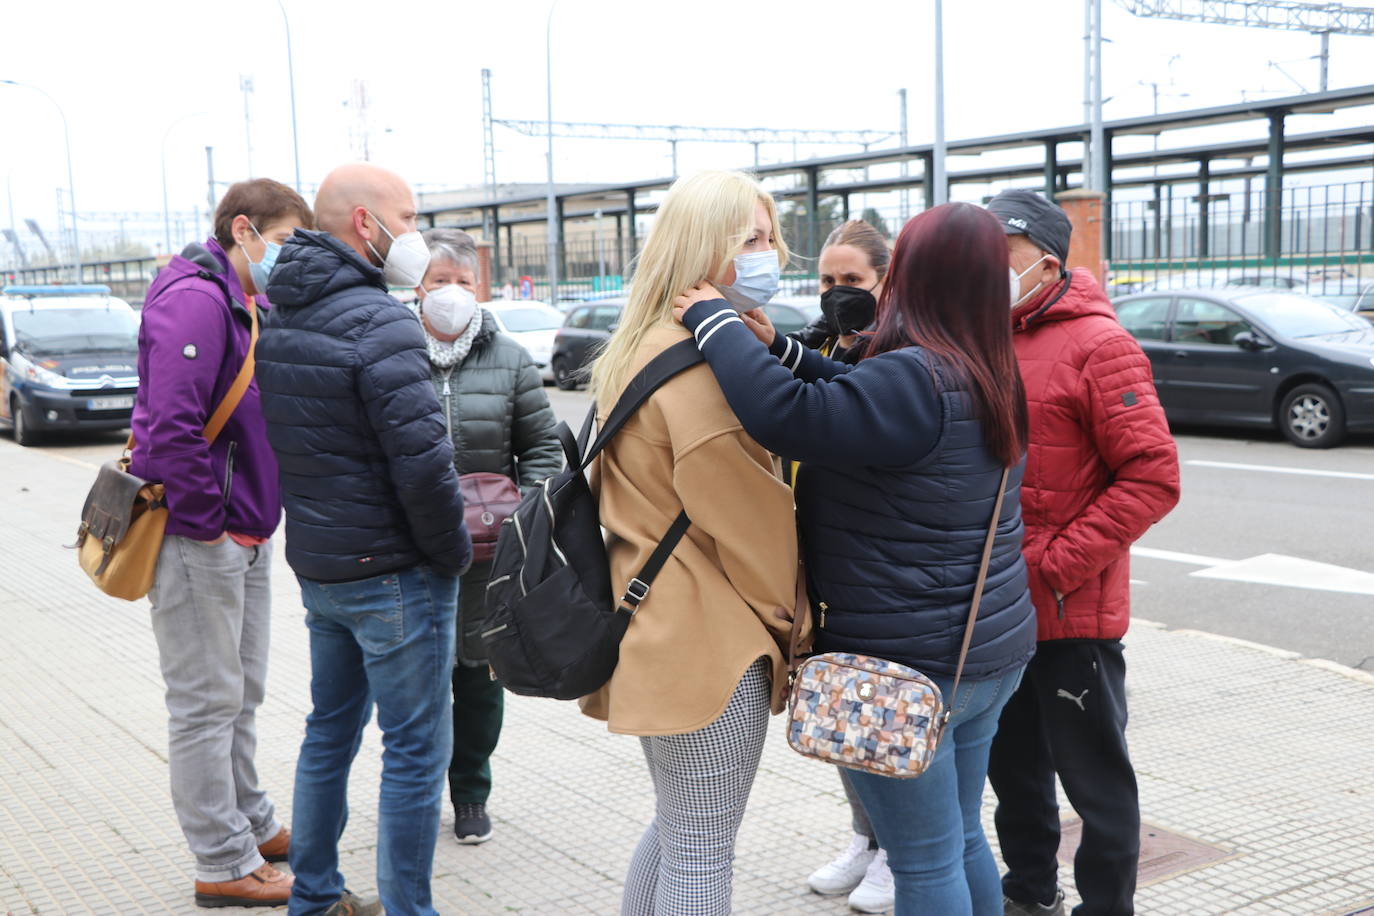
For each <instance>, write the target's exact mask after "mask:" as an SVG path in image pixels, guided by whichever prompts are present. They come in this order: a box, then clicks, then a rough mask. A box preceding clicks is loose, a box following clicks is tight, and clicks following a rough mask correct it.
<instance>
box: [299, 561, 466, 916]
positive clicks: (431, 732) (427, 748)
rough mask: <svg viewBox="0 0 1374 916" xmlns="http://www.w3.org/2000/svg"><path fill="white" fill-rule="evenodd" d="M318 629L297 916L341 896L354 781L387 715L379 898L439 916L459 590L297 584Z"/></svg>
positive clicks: (440, 579)
mask: <svg viewBox="0 0 1374 916" xmlns="http://www.w3.org/2000/svg"><path fill="white" fill-rule="evenodd" d="M297 579H298V581H299V582H300V585H301V599H302V601H303V602H304V603H305V607H306V611H307V613H306V616H305V623H306V626H307V627H309V628H310V695H311V699H312V700H313V702H314V709H313V710H312V711H311V713H310V715H309V716H308V717H307V718H306V720H305V740H304V742H302V744H301V754H300V758H299V760H297V762H296V797H295V803H294V805H293V807H292V811H291V817H292V822H291V830H292V833H291V853H290V859H289V861H290V864H291V870H292V871H293V872H294V873H295V875H296V883H295V886H294V888H293V889H292V891H291V900H290V903H289V905H288V908H287V912H288V913H289V914H290V916H304V914H310V913H323V912H324V911H325V909H327V908H328V907H329V905H330V904H332V903H334V902H335V901H336V900H338V899H339V897H340V896H341V895H342V894H343V889H344V879H343V875H341V874H340V873H339V837H340V836H342V835H343V831H344V826H345V824H346V823H347V822H348V771H349V768H350V766H351V765H352V763H353V757H354V755H356V754H357V753H358V745H359V744H360V743H361V741H362V736H363V727H364V726H365V725H366V724H367V720H368V717H369V716H370V715H371V711H372V704H373V703H374V702H375V703H376V705H377V724H378V725H379V726H380V727H381V729H382V745H383V753H382V786H381V792H380V800H379V803H378V819H377V890H378V893H379V894H380V895H381V898H382V904H383V906H384V907H385V908H386V912H387V913H389V914H391V916H432V914H434V913H435V909H434V905H433V903H432V901H431V896H430V874H431V872H432V870H433V867H434V843H435V840H436V839H437V837H438V834H439V804H440V800H441V798H442V795H443V786H444V774H445V772H446V771H447V769H448V762H449V757H450V756H451V754H452V750H453V720H452V718H451V712H450V704H451V702H452V699H451V695H450V692H449V676H450V672H451V670H452V668H453V650H454V645H453V640H454V628H455V625H456V614H455V611H454V608H455V607H456V606H457V600H458V580H457V579H456V578H453V577H451V576H441V575H438V574H437V573H435V572H434V571H433V570H431V569H429V568H428V567H425V566H421V567H415V568H412V569H406V570H401V571H399V572H394V573H388V574H386V575H383V576H374V577H372V578H370V579H360V580H358V581H356V582H334V583H330V582H316V581H313V580H310V579H305V578H302V577H299V576H298V577H297Z"/></svg>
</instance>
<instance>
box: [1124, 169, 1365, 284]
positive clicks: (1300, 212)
mask: <svg viewBox="0 0 1374 916" xmlns="http://www.w3.org/2000/svg"><path fill="white" fill-rule="evenodd" d="M1271 203H1272V204H1273V208H1272V209H1271ZM1108 233H1109V237H1110V238H1109V246H1110V247H1109V251H1110V253H1111V254H1110V258H1109V261H1108V265H1109V269H1110V273H1111V278H1110V280H1109V283H1110V284H1111V285H1112V287H1113V291H1114V292H1119V291H1124V290H1125V289H1127V288H1129V289H1141V288H1146V287H1147V286H1156V287H1160V286H1163V287H1172V288H1180V287H1183V286H1215V285H1221V284H1225V283H1227V282H1230V283H1233V284H1234V283H1240V282H1244V283H1247V284H1251V285H1261V284H1262V285H1277V286H1283V287H1288V288H1293V289H1300V290H1303V291H1305V292H1308V293H1313V294H1317V295H1339V294H1346V293H1354V292H1356V291H1357V290H1358V289H1360V288H1362V287H1363V286H1364V285H1365V284H1367V283H1369V282H1371V281H1374V182H1370V181H1358V182H1347V183H1343V184H1328V185H1312V186H1303V187H1290V188H1284V189H1283V191H1282V193H1281V194H1280V195H1279V197H1278V199H1277V200H1274V201H1270V200H1269V199H1268V198H1267V196H1266V194H1265V191H1264V188H1263V187H1260V186H1259V183H1258V182H1255V183H1254V186H1248V185H1247V186H1242V187H1240V188H1238V189H1236V190H1234V191H1229V192H1226V191H1223V192H1222V193H1213V194H1206V195H1203V194H1196V193H1195V194H1190V195H1183V194H1179V193H1178V191H1177V189H1175V188H1172V187H1168V186H1166V187H1164V188H1162V189H1161V190H1160V192H1159V193H1158V195H1157V196H1156V197H1155V198H1154V199H1152V200H1131V201H1113V203H1112V205H1111V213H1110V217H1109V223H1108Z"/></svg>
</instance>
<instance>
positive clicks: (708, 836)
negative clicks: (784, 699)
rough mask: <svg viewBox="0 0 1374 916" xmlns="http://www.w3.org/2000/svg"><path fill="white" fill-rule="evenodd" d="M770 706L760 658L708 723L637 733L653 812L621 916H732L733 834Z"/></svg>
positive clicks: (750, 783) (627, 882)
mask: <svg viewBox="0 0 1374 916" xmlns="http://www.w3.org/2000/svg"><path fill="white" fill-rule="evenodd" d="M768 706H769V677H768V662H767V660H766V659H762V658H761V659H759V660H758V661H756V662H755V663H754V664H753V665H751V666H750V667H749V670H748V671H746V672H745V673H744V677H743V678H741V679H740V682H739V686H737V687H736V688H735V692H734V695H732V696H731V697H730V702H729V703H728V704H727V705H726V707H725V712H723V713H721V715H720V718H718V719H716V721H714V722H712V723H711V724H710V725H708V726H706V727H705V728H703V729H700V730H698V731H694V732H688V733H687V734H685V735H656V736H653V737H647V738H640V739H639V740H640V743H641V744H642V745H643V747H644V757H645V759H647V760H648V762H649V775H650V776H651V777H652V778H653V781H654V794H655V796H656V803H655V816H654V819H653V821H652V822H651V823H650V824H649V828H648V829H647V830H645V831H644V836H643V838H642V839H641V840H640V841H639V846H638V848H636V849H635V853H634V858H632V859H631V860H630V873H629V876H628V877H627V878H626V879H625V896H624V898H623V899H622V901H621V906H620V912H621V916H728V914H729V912H730V891H731V878H732V875H731V869H732V864H733V862H734V858H735V834H736V833H737V832H738V831H739V825H740V821H741V820H742V819H743V817H744V808H745V805H746V804H747V803H748V802H749V789H750V788H751V787H752V786H753V784H754V773H755V772H756V771H757V770H758V767H759V757H760V755H761V754H762V753H763V741H764V738H765V737H767V734H768Z"/></svg>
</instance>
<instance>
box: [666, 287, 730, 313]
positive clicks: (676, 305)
mask: <svg viewBox="0 0 1374 916" xmlns="http://www.w3.org/2000/svg"><path fill="white" fill-rule="evenodd" d="M719 298H721V295H720V290H718V289H716V288H715V287H714V286H712V285H711V284H709V283H698V284H697V285H696V286H694V287H692V288H691V289H689V290H687V292H685V293H683V294H682V295H681V296H678V297H677V298H676V299H674V300H673V317H674V318H676V319H677V320H678V321H681V320H682V316H683V315H684V314H686V312H687V310H688V309H689V308H691V307H692V306H694V305H696V304H697V303H698V302H710V301H711V300H712V299H719Z"/></svg>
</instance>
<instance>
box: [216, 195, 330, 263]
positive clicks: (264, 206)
mask: <svg viewBox="0 0 1374 916" xmlns="http://www.w3.org/2000/svg"><path fill="white" fill-rule="evenodd" d="M240 215H242V216H246V217H248V218H249V219H250V220H252V222H253V225H254V226H256V227H257V228H258V229H260V230H261V229H266V228H267V227H268V226H269V225H271V224H272V223H275V222H277V221H278V220H280V219H284V218H286V217H291V216H294V217H297V218H299V219H300V221H301V223H302V224H304V225H306V226H314V225H315V214H313V213H311V212H310V207H309V205H307V204H306V202H305V198H303V197H301V196H300V195H299V194H297V193H296V192H295V191H293V190H291V189H290V188H289V187H287V186H286V185H284V184H282V183H281V182H280V181H273V180H272V179H270V178H251V179H249V180H248V181H239V182H235V183H234V184H231V185H230V186H229V190H227V191H225V192H224V196H223V197H222V198H220V202H219V206H218V207H216V208H215V241H216V242H219V244H220V247H221V248H223V249H224V250H225V251H228V250H229V249H230V248H233V247H234V233H233V225H234V217H236V216H240Z"/></svg>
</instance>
